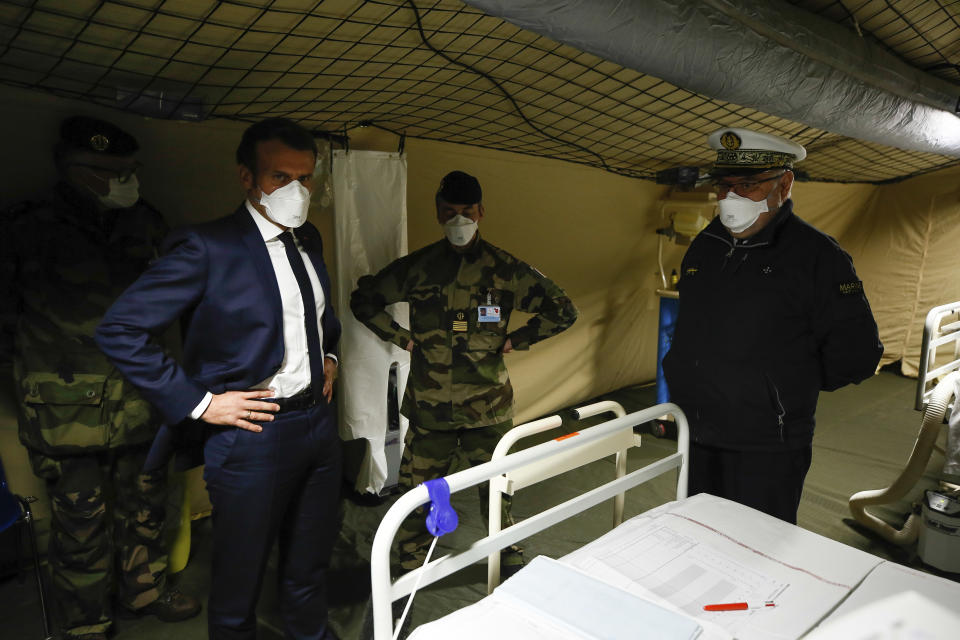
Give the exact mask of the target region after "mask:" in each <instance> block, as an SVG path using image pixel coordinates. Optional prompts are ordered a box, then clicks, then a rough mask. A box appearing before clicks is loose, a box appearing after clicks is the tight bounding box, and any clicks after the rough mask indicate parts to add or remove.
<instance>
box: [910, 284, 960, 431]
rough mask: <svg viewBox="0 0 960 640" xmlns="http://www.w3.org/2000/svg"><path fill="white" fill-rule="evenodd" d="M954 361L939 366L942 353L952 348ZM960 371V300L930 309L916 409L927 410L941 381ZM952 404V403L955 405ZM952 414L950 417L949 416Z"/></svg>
mask: <svg viewBox="0 0 960 640" xmlns="http://www.w3.org/2000/svg"><path fill="white" fill-rule="evenodd" d="M951 347H952V349H953V354H952V357H951V360H950V362H948V363H947V364H944V365H941V366H939V367H938V366H936V361H937V355H938V351H939V352H940V354H941V355H942V354H943V353H944V351H940V350H941V348H945V349H950V348H951ZM958 369H960V301H958V302H951V303H950V304H944V305H940V306H939V307H934V308H932V309H930V311H929V312H928V313H927V319H926V320H925V321H924V325H923V343H922V344H921V347H920V370H919V372H918V373H917V399H916V402H915V403H914V408H915V409H916V410H917V411H923V410H924V408H925V407H926V405H927V403H928V402H929V400H930V396H931V394H933V388H934V386H935V383H936V380H937V378H942V377H943V376H945V375H947V374H948V373H950V372H952V371H957V370H958ZM951 404H952V403H951ZM949 415H950V414H949V411H948V412H947V417H949Z"/></svg>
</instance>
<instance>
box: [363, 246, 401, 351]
mask: <svg viewBox="0 0 960 640" xmlns="http://www.w3.org/2000/svg"><path fill="white" fill-rule="evenodd" d="M408 269H409V260H407V259H406V258H400V259H398V260H394V261H393V262H391V263H390V264H388V265H387V266H386V267H384V268H383V269H382V270H381V271H380V272H379V273H378V274H376V275H372V276H371V275H368V276H363V277H362V278H360V279H359V280H358V281H357V288H356V289H355V290H354V291H353V293H352V294H351V295H350V310H351V311H352V312H353V315H354V316H355V317H356V319H357V320H359V321H360V322H362V323H363V324H364V325H365V326H366V327H367V328H368V329H370V331H373V332H374V333H375V334H377V336H379V337H380V338H381V339H382V340H386V341H388V342H392V343H393V344H395V345H397V346H398V347H400V348H401V349H406V348H407V343H409V342H410V339H411V336H410V330H409V329H404V328H403V327H401V326H400V325H399V324H397V322H396V321H395V320H394V319H393V318H392V317H391V316H390V314H389V313H387V311H386V306H387V305H388V304H393V303H394V302H403V301H405V300H406V297H407V271H408Z"/></svg>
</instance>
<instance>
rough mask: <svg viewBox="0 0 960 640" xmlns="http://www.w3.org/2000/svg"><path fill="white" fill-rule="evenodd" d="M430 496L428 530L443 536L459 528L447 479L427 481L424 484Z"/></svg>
mask: <svg viewBox="0 0 960 640" xmlns="http://www.w3.org/2000/svg"><path fill="white" fill-rule="evenodd" d="M423 484H424V485H425V486H426V487H427V493H428V494H429V495H430V511H429V512H428V513H427V530H428V531H429V532H430V533H432V534H433V535H435V536H438V537H439V536H442V535H443V534H445V533H450V532H451V531H453V530H454V529H456V528H457V524H459V520H458V518H457V512H456V511H454V510H453V507H451V506H450V485H448V484H447V480H446V479H445V478H437V479H436V480H427V481H426V482H424V483H423Z"/></svg>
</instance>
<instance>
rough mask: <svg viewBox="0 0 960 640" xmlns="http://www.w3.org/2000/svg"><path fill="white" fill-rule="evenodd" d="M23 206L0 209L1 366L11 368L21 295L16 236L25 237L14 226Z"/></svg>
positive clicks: (20, 239) (17, 238) (21, 238)
mask: <svg viewBox="0 0 960 640" xmlns="http://www.w3.org/2000/svg"><path fill="white" fill-rule="evenodd" d="M22 209H23V207H21V206H17V207H14V208H11V209H7V210H4V211H0V227H2V228H3V229H6V232H5V233H0V300H3V304H0V369H9V368H10V366H11V365H12V363H13V340H14V334H15V333H16V330H17V318H18V317H19V315H20V306H21V295H20V277H19V260H18V257H17V256H18V254H19V251H18V250H17V249H18V245H17V240H19V241H20V242H21V243H22V241H23V239H24V238H23V233H24V232H25V231H24V230H23V229H15V228H14V225H15V224H16V221H17V219H18V218H19V217H20V214H21V213H22Z"/></svg>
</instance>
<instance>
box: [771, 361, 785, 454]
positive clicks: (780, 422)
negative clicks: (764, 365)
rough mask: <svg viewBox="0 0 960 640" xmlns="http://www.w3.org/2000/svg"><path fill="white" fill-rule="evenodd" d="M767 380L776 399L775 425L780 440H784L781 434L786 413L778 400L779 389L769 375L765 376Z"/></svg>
mask: <svg viewBox="0 0 960 640" xmlns="http://www.w3.org/2000/svg"><path fill="white" fill-rule="evenodd" d="M767 382H768V383H769V384H770V388H772V389H773V396H774V400H776V401H777V425H778V427H779V430H780V442H785V439H784V434H783V417H784V416H785V415H787V410H786V409H784V408H783V403H782V402H780V390H779V389H777V385H775V384H774V383H773V380H771V379H770V376H767Z"/></svg>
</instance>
